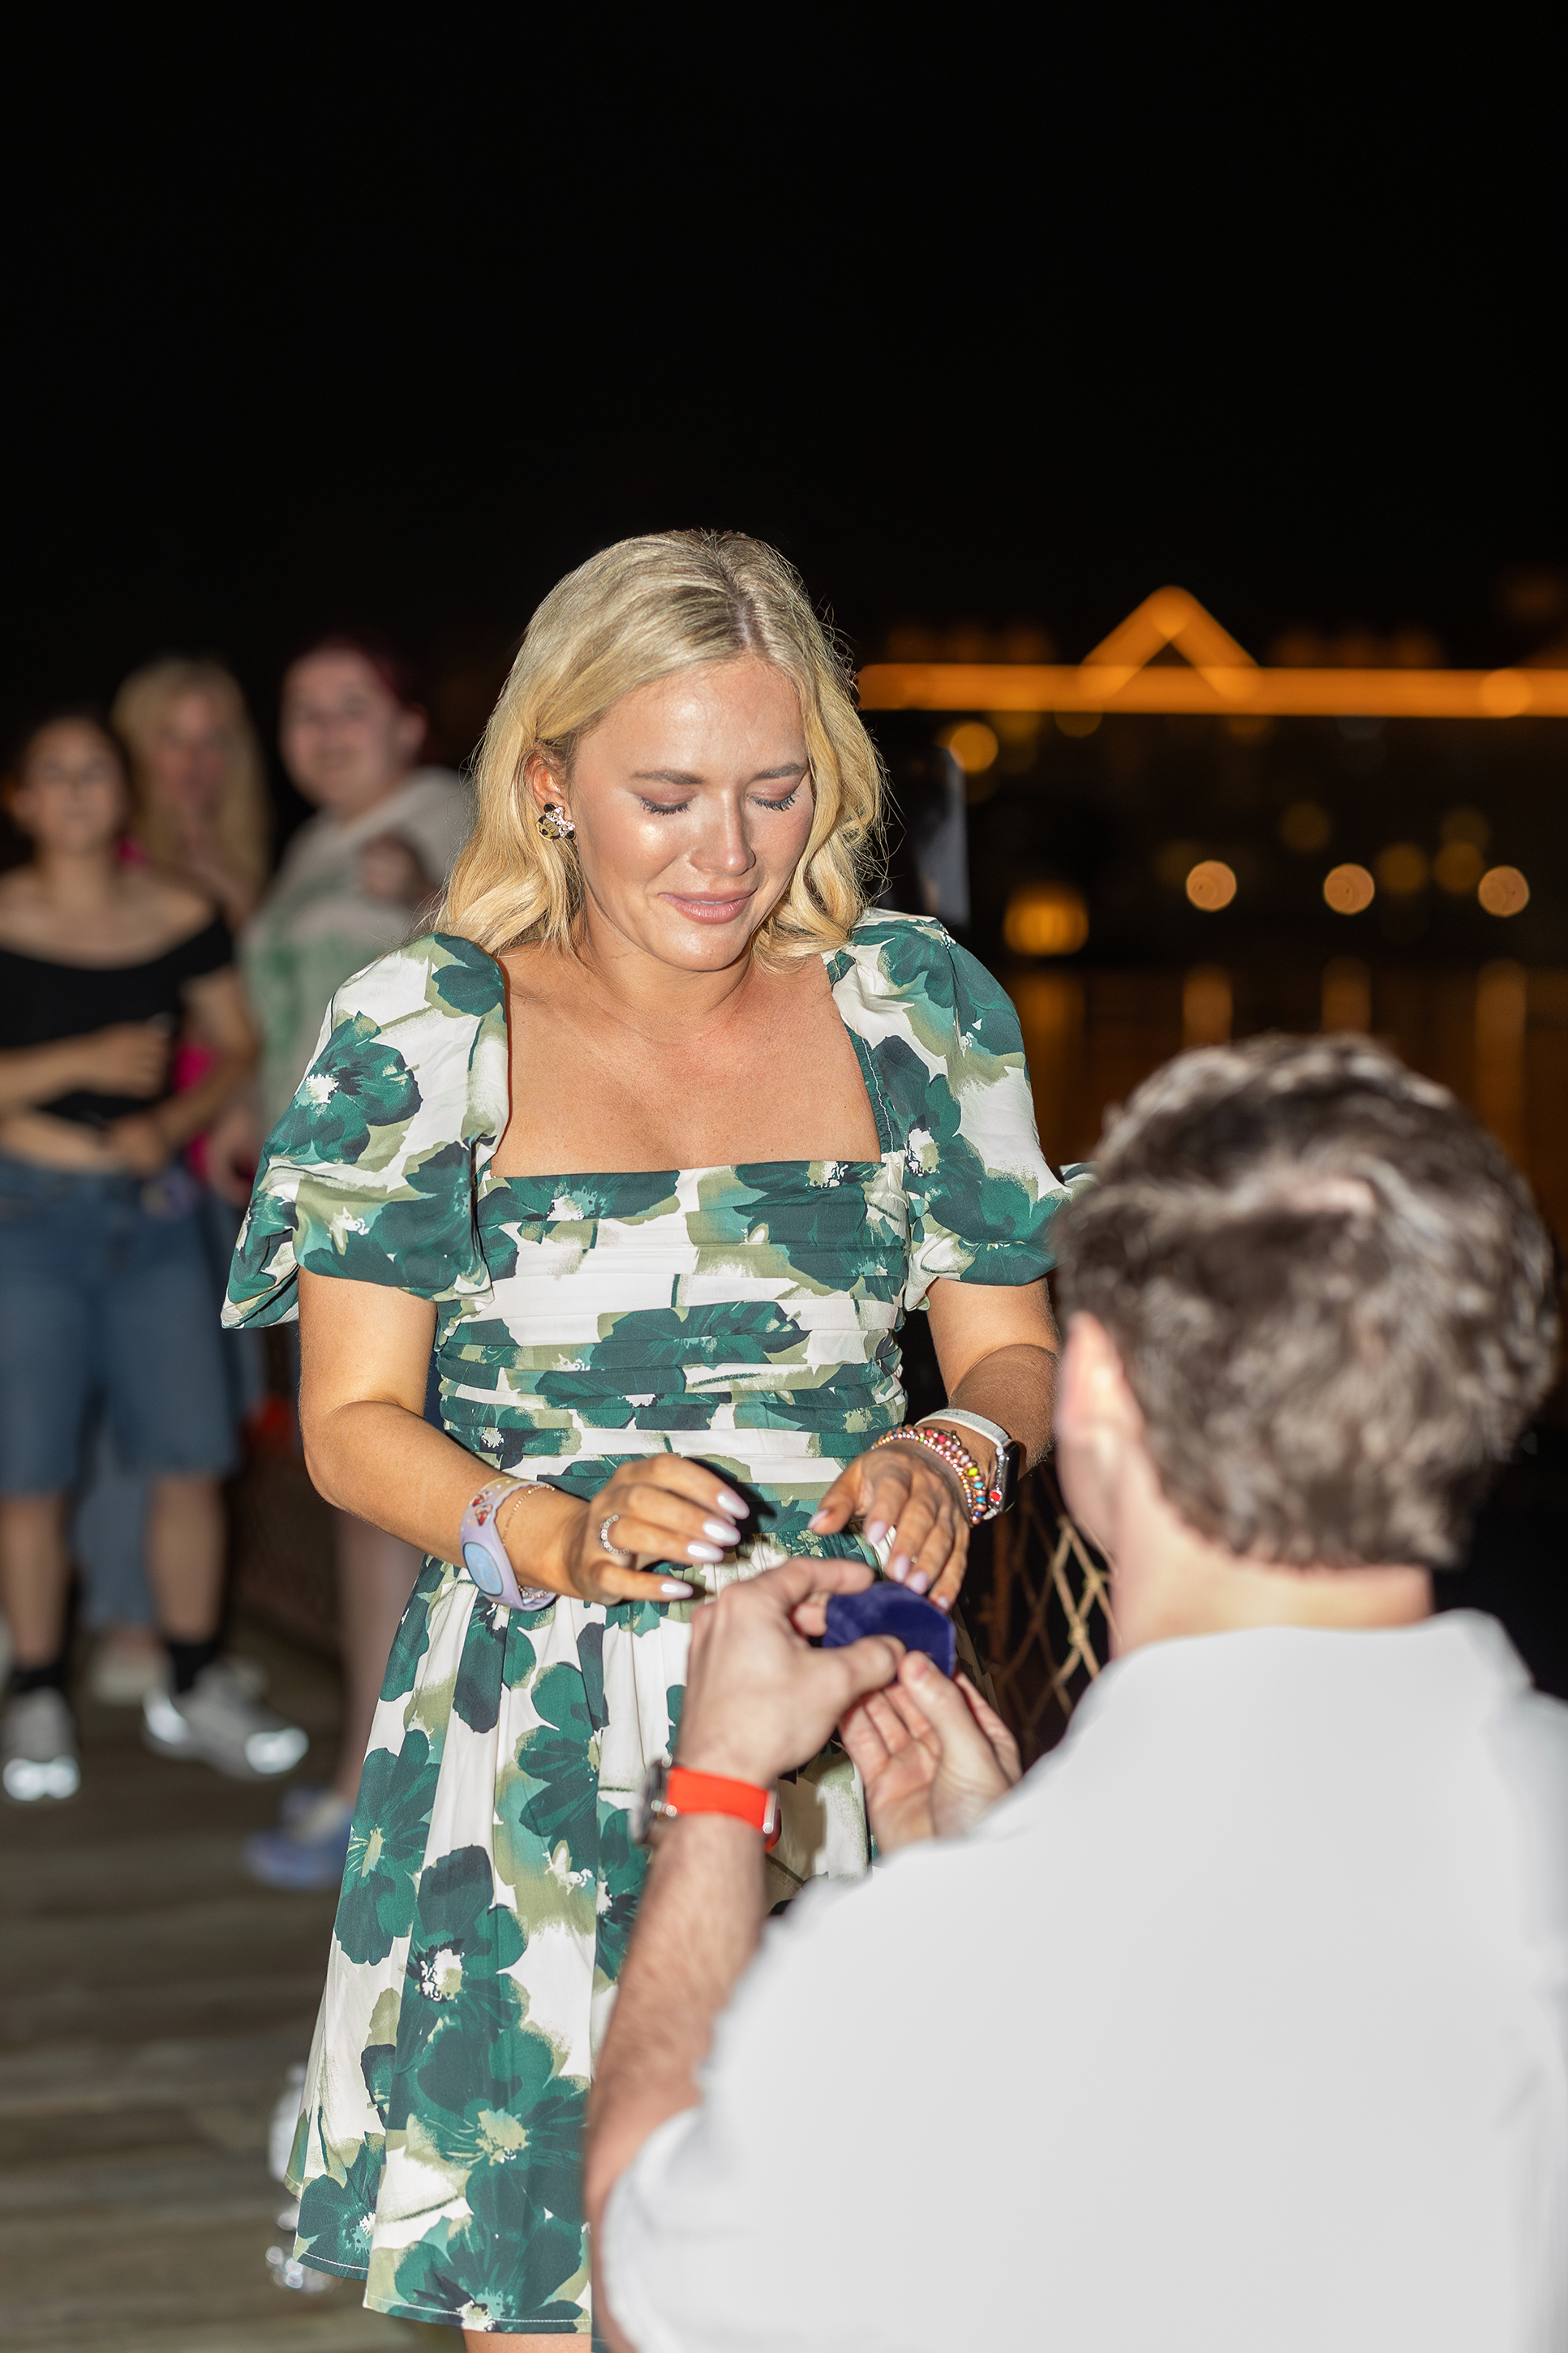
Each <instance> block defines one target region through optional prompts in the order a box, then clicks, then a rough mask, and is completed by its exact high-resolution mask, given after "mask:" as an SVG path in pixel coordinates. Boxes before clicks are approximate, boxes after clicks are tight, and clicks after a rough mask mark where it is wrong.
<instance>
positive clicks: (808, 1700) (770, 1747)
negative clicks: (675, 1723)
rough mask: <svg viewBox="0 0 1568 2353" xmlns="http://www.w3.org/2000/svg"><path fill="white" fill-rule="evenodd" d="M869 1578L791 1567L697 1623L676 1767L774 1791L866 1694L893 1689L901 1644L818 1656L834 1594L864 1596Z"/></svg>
mask: <svg viewBox="0 0 1568 2353" xmlns="http://www.w3.org/2000/svg"><path fill="white" fill-rule="evenodd" d="M870 1582H871V1572H870V1570H869V1569H868V1568H867V1567H866V1566H865V1564H864V1563H863V1562H861V1561H857V1560H808V1559H801V1560H791V1561H786V1562H785V1563H784V1567H782V1568H772V1569H769V1570H767V1571H766V1572H765V1573H764V1574H763V1576H761V1577H752V1578H751V1579H749V1580H748V1582H747V1583H745V1584H744V1585H731V1586H730V1587H729V1588H727V1589H726V1590H725V1591H724V1592H722V1593H721V1594H720V1596H719V1598H718V1599H717V1600H716V1601H713V1602H711V1603H710V1605H709V1606H708V1608H707V1609H699V1610H698V1612H697V1613H696V1615H695V1617H694V1618H693V1619H692V1621H691V1657H690V1663H689V1667H688V1669H687V1679H686V1697H685V1699H684V1700H683V1702H682V1703H681V1710H680V1732H679V1741H678V1744H677V1749H676V1757H677V1762H678V1763H679V1764H681V1765H685V1766H687V1767H689V1768H690V1769H691V1770H692V1771H693V1772H697V1773H721V1774H723V1775H725V1776H727V1777H728V1778H730V1779H731V1780H736V1781H753V1782H756V1783H758V1784H759V1785H760V1786H761V1787H762V1788H771V1787H772V1785H773V1782H774V1781H776V1780H777V1779H778V1777H779V1775H780V1774H781V1773H787V1772H791V1771H793V1770H794V1768H795V1767H796V1766H798V1765H804V1764H805V1761H806V1759H807V1758H808V1757H815V1756H816V1753H817V1751H818V1749H819V1748H821V1746H822V1745H823V1743H824V1742H825V1741H826V1738H827V1736H828V1735H829V1733H830V1732H831V1731H832V1730H833V1727H834V1725H836V1724H837V1721H838V1719H839V1717H840V1716H841V1715H844V1714H845V1712H846V1711H847V1709H848V1708H850V1707H852V1706H853V1705H854V1704H855V1702H856V1701H857V1700H858V1699H859V1698H860V1697H861V1696H862V1694H864V1693H866V1692H870V1691H878V1690H879V1689H881V1687H882V1686H883V1685H884V1684H887V1683H891V1682H892V1680H893V1678H894V1676H895V1675H896V1674H897V1673H898V1672H899V1662H900V1659H901V1658H902V1657H903V1655H904V1646H903V1644H902V1643H901V1642H898V1641H893V1640H892V1638H891V1637H890V1636H889V1635H885V1634H868V1635H867V1636H866V1637H865V1638H864V1639H863V1640H862V1641H858V1642H849V1643H847V1644H846V1645H845V1646H844V1648H843V1649H842V1650H836V1651H815V1650H813V1649H812V1648H811V1645H810V1644H809V1643H808V1642H807V1641H806V1640H805V1636H806V1635H807V1634H819V1633H820V1632H821V1631H822V1625H823V1614H824V1608H825V1605H826V1600H827V1598H828V1597H829V1595H831V1594H835V1593H858V1592H860V1591H862V1590H863V1589H864V1588H865V1587H866V1586H868V1585H869V1583H870Z"/></svg>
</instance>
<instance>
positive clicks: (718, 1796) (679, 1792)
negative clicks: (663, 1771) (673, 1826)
mask: <svg viewBox="0 0 1568 2353" xmlns="http://www.w3.org/2000/svg"><path fill="white" fill-rule="evenodd" d="M664 1802H665V1805H666V1806H667V1807H668V1810H669V1811H670V1813H672V1814H731V1815H732V1816H733V1817H734V1819H735V1820H737V1821H740V1822H750V1824H751V1826H752V1829H753V1830H754V1831H761V1832H762V1833H763V1841H764V1843H765V1844H766V1845H767V1846H768V1847H769V1848H773V1847H775V1846H777V1844H778V1842H779V1830H780V1826H781V1825H780V1818H779V1801H778V1798H777V1795H776V1793H775V1792H774V1791H773V1790H772V1789H764V1788H761V1787H760V1786H759V1785H758V1783H756V1782H755V1781H731V1779H730V1778H728V1777H727V1776H726V1775H724V1774H722V1773H692V1772H689V1771H688V1769H687V1767H685V1766H684V1765H672V1766H671V1767H670V1768H669V1778H668V1780H667V1781H666V1783H665V1785H664Z"/></svg>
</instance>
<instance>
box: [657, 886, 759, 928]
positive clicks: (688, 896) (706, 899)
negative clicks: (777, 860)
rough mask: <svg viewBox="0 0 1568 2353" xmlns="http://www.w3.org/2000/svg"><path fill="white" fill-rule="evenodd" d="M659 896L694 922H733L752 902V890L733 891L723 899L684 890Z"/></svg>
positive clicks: (662, 892)
mask: <svg viewBox="0 0 1568 2353" xmlns="http://www.w3.org/2000/svg"><path fill="white" fill-rule="evenodd" d="M658 896H659V897H660V898H661V899H662V900H663V901H664V902H665V905H666V906H667V907H673V908H674V909H675V912H676V913H677V914H678V915H689V917H690V919H691V921H692V922H693V923H733V922H734V920H735V918H736V916H737V915H743V914H744V913H745V912H746V910H747V908H748V907H749V906H750V905H751V903H752V896H753V892H752V891H731V892H728V893H727V894H726V895H725V896H724V897H723V898H722V899H720V898H716V897H713V896H710V895H709V894H708V893H703V894H702V895H701V896H699V895H697V894H696V893H695V892H684V891H661V892H659V893H658Z"/></svg>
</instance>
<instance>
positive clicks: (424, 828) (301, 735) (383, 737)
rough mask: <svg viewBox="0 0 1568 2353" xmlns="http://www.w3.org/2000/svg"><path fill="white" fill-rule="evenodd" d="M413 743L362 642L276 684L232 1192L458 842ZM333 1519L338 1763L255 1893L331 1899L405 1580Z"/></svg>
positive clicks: (374, 644) (400, 702) (417, 716)
mask: <svg viewBox="0 0 1568 2353" xmlns="http://www.w3.org/2000/svg"><path fill="white" fill-rule="evenodd" d="M426 732H427V722H426V712H425V709H424V707H423V704H422V703H421V702H420V701H419V700H418V697H417V694H416V690H415V688H414V685H413V682H412V681H411V679H410V677H409V674H408V672H407V670H406V669H405V666H404V665H403V663H402V662H401V661H400V659H399V658H398V657H397V655H396V654H395V651H394V650H393V649H391V648H390V647H388V646H386V645H384V644H383V643H381V642H379V641H378V640H376V639H375V638H371V637H368V636H366V637H363V638H361V637H347V636H334V637H330V638H321V639H320V640H319V641H318V642H317V643H316V644H315V645H313V646H311V647H310V649H308V650H307V651H306V652H305V653H303V654H301V655H300V657H299V658H298V659H296V660H295V661H294V662H292V663H291V664H290V665H289V669H288V670H287V671H286V672H285V674H284V679H283V687H282V695H281V703H280V710H279V744H280V748H281V750H282V754H283V765H284V766H285V767H286V769H287V770H288V772H289V777H290V779H291V780H292V782H293V784H294V785H295V786H296V787H297V788H298V790H299V791H300V793H301V794H302V795H303V796H304V797H305V799H306V800H308V801H310V802H312V803H313V804H314V806H315V807H316V809H317V811H318V814H317V815H316V816H315V817H313V818H310V819H309V820H308V821H307V823H306V824H304V825H303V826H301V828H300V830H299V832H298V833H297V834H296V835H295V836H294V838H293V839H292V841H290V843H289V847H288V849H287V850H286V851H285V852H284V856H283V860H282V863H281V865H280V867H279V872H278V879H277V881H275V882H274V883H273V885H272V888H271V889H270V890H269V891H268V893H267V895H266V897H265V898H264V899H263V901H262V902H261V904H260V906H259V907H258V910H257V912H256V913H255V914H254V915H253V916H252V918H251V919H250V921H249V923H247V925H246V927H245V930H244V932H243V933H242V934H241V938H240V953H241V961H242V964H243V967H244V972H245V977H246V984H247V989H248V991H249V995H250V1000H251V1003H252V1004H253V1006H254V1007H255V1008H256V1011H257V1014H258V1018H259V1020H260V1024H261V1031H262V1059H261V1073H260V1081H259V1085H258V1091H257V1092H258V1103H257V1105H256V1110H257V1113H258V1116H257V1118H256V1120H255V1122H254V1124H251V1125H250V1126H249V1127H248V1129H247V1127H246V1125H245V1122H244V1117H243V1114H239V1115H237V1117H236V1118H235V1119H234V1120H233V1121H231V1122H229V1123H227V1124H226V1127H225V1129H224V1131H223V1133H222V1134H221V1136H220V1137H215V1139H214V1145H213V1154H214V1157H215V1158H216V1157H219V1156H220V1155H221V1157H222V1159H223V1161H224V1164H225V1167H226V1170H230V1171H232V1172H233V1173H234V1176H235V1177H236V1179H238V1178H241V1177H243V1181H244V1183H245V1186H246V1188H247V1190H248V1184H249V1176H248V1173H247V1171H248V1169H251V1168H254V1166H255V1162H256V1159H257V1156H258V1149H259V1143H260V1137H261V1135H263V1134H266V1132H267V1131H268V1129H270V1128H271V1126H272V1125H273V1124H274V1122H275V1121H276V1120H277V1119H278V1118H279V1116H280V1115H281V1113H283V1112H284V1111H285V1110H286V1109H287V1107H288V1104H289V1101H290V1099H291V1097H292V1095H293V1092H294V1090H295V1088H296V1087H297V1086H298V1085H299V1083H300V1080H301V1079H302V1078H303V1077H304V1075H305V1071H306V1069H307V1068H308V1066H309V1064H310V1060H311V1057H312V1056H313V1054H314V1052H315V1050H316V1041H317V1038H318V1035H319V1033H320V1030H321V1022H322V1020H323V1018H324V1017H325V1015H326V1011H327V1008H328V1006H329V1004H330V1003H331V997H332V994H333V991H334V990H335V989H337V988H339V987H341V986H342V983H343V982H344V981H345V980H347V979H348V977H349V976H350V974H351V973H354V972H358V971H359V970H360V968H361V967H362V966H363V965H367V964H369V963H371V962H372V961H373V959H374V958H375V957H376V956H379V955H384V954H385V952H386V951H387V949H389V948H393V947H396V946H398V945H399V944H401V943H402V941H404V940H405V938H407V937H408V935H409V934H410V932H411V930H414V929H416V928H417V923H418V915H419V911H420V910H421V909H422V908H423V907H424V906H426V903H427V902H431V901H432V900H433V899H434V898H435V896H436V894H437V892H439V891H440V890H441V889H442V888H443V887H444V885H445V883H446V880H447V875H448V873H449V872H450V871H451V868H452V865H453V862H454V860H456V858H457V855H458V851H459V850H460V849H461V848H462V846H463V844H464V842H465V841H466V840H467V839H468V833H469V830H470V828H471V827H472V824H473V796H472V794H471V792H470V790H469V788H468V786H467V785H465V784H464V783H463V781H462V779H461V778H460V777H458V776H455V775H454V774H453V773H452V771H451V770H450V769H448V768H433V767H426V766H423V765H420V754H421V753H422V752H423V750H424V747H425V739H426ZM294 1329H295V1327H294V1326H289V1330H290V1332H291V1333H292V1332H293V1331H294ZM296 1345H297V1343H296ZM333 1518H334V1521H335V1524H336V1544H337V1558H338V1596H339V1629H340V1637H341V1644H342V1669H343V1731H342V1749H341V1751H340V1755H339V1761H338V1770H337V1774H336V1776H335V1778H334V1779H333V1781H332V1784H331V1788H326V1789H319V1790H310V1791H303V1790H299V1789H295V1790H291V1791H290V1792H289V1797H288V1798H287V1799H286V1800H285V1802H284V1810H283V1819H282V1820H281V1821H280V1822H279V1827H278V1829H277V1830H276V1831H261V1832H259V1833H258V1834H257V1835H256V1836H255V1837H253V1838H251V1839H249V1840H247V1842H246V1850H245V1852H246V1862H247V1869H248V1870H249V1871H250V1872H251V1873H252V1874H253V1875H254V1876H255V1877H256V1878H258V1879H259V1880H261V1881H262V1882H263V1883H265V1884H266V1885H268V1886H271V1887H290V1888H299V1889H310V1888H320V1887H332V1886H335V1885H336V1884H337V1883H338V1881H339V1879H340V1878H341V1877H342V1868H343V1858H344V1856H345V1855H346V1853H347V1852H348V1837H349V1824H350V1821H351V1820H352V1818H353V1801H354V1797H355V1794H356V1792H357V1790H358V1788H359V1776H360V1767H361V1766H362V1764H363V1759H364V1752H365V1746H366V1744H367V1742H368V1740H369V1738H370V1724H371V1717H372V1715H374V1711H375V1701H376V1694H377V1693H378V1692H379V1690H380V1687H381V1680H382V1677H383V1675H384V1673H385V1671H386V1660H387V1653H388V1652H389V1651H390V1650H391V1648H392V1639H393V1636H394V1635H395V1633H396V1631H397V1626H398V1621H399V1620H400V1619H401V1617H402V1615H403V1612H404V1610H405V1608H406V1606H407V1603H408V1598H409V1595H410V1594H411V1593H412V1591H413V1589H414V1580H415V1578H416V1577H417V1575H418V1573H419V1566H420V1560H421V1555H420V1554H419V1553H418V1552H417V1551H416V1548H415V1546H413V1545H411V1544H405V1542H404V1541H403V1539H402V1538H401V1537H398V1536H393V1535H387V1534H386V1533H385V1531H384V1530H383V1529H380V1528H373V1527H371V1526H369V1525H367V1524H366V1523H365V1522H364V1521H363V1520H358V1519H355V1518H353V1516H352V1514H349V1513H347V1512H341V1511H340V1512H334V1514H333Z"/></svg>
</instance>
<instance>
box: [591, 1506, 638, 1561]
mask: <svg viewBox="0 0 1568 2353" xmlns="http://www.w3.org/2000/svg"><path fill="white" fill-rule="evenodd" d="M620 1516H621V1514H619V1512H610V1513H608V1514H606V1515H605V1518H604V1519H602V1520H601V1521H600V1522H599V1550H600V1551H601V1552H607V1553H608V1554H609V1556H610V1558H611V1559H612V1560H613V1561H614V1562H615V1564H616V1567H617V1568H630V1567H631V1565H632V1563H633V1561H634V1560H635V1559H636V1558H637V1555H636V1553H631V1552H623V1551H622V1549H621V1547H620V1546H619V1545H618V1544H612V1543H611V1542H610V1530H611V1529H612V1528H613V1527H614V1526H615V1525H616V1521H617V1520H618V1519H619V1518H620Z"/></svg>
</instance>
